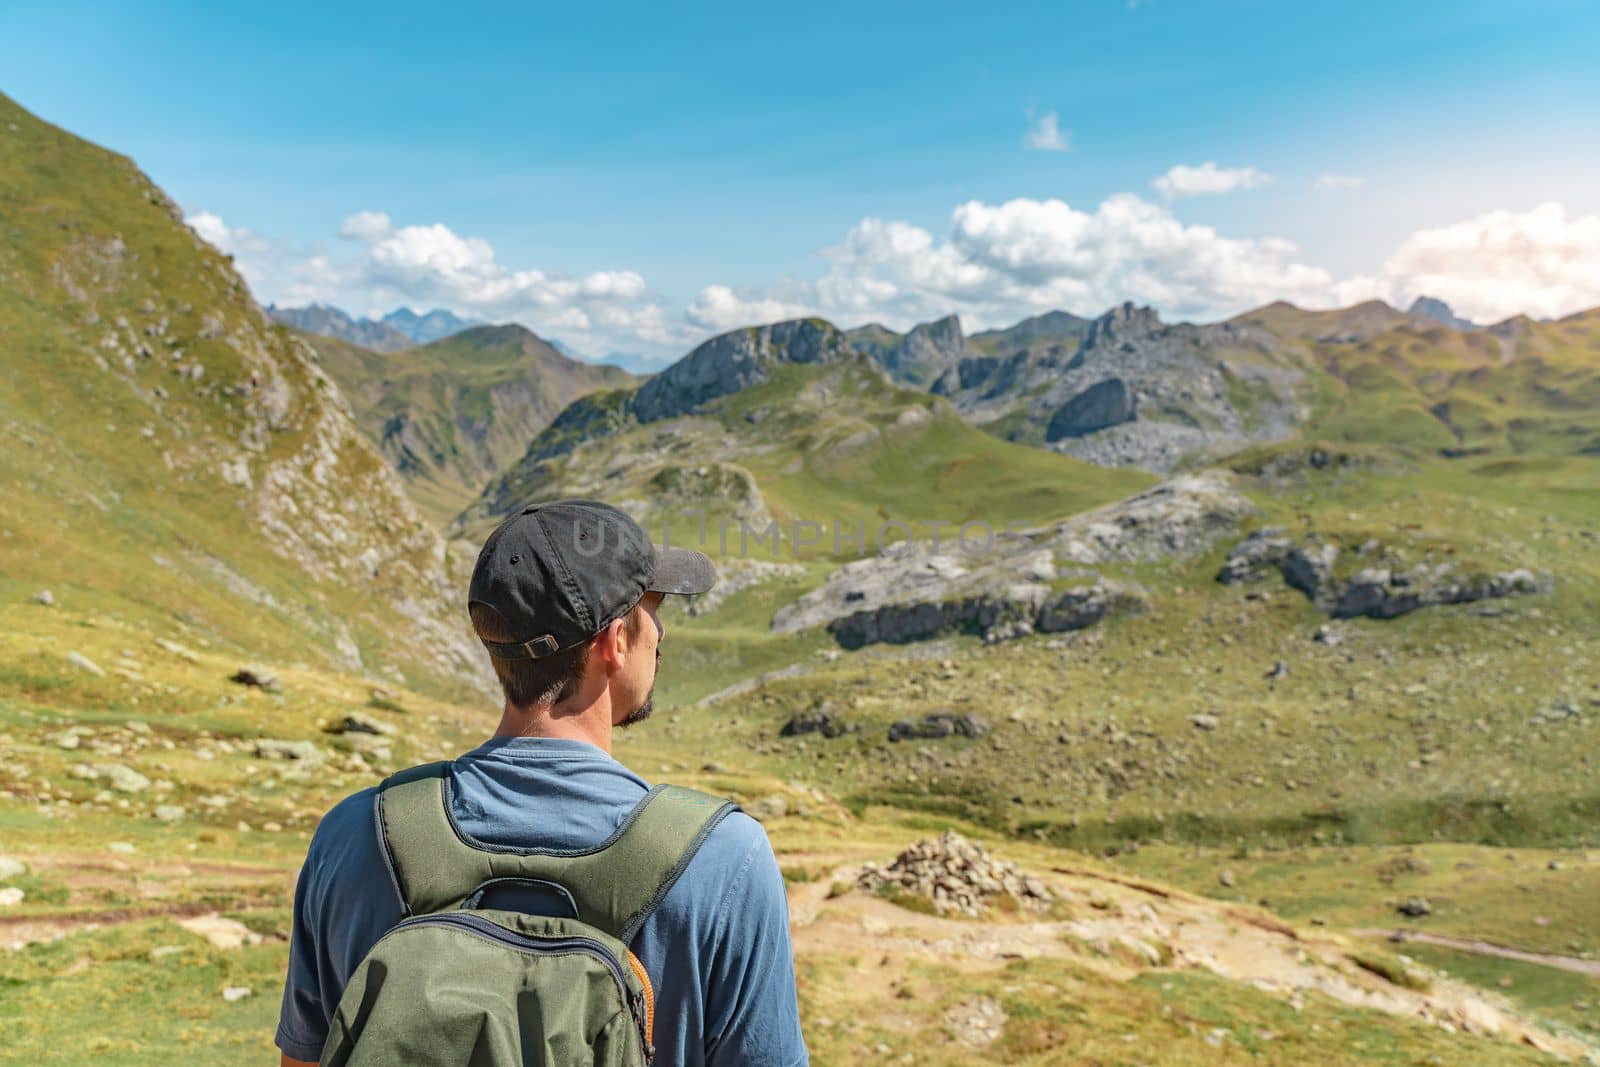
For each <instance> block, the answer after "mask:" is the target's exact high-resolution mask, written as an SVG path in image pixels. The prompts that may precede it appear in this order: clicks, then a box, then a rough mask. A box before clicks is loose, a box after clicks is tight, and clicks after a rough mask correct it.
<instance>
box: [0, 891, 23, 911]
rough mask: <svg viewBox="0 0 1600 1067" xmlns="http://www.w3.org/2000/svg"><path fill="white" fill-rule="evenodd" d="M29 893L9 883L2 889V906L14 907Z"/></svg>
mask: <svg viewBox="0 0 1600 1067" xmlns="http://www.w3.org/2000/svg"><path fill="white" fill-rule="evenodd" d="M27 895H28V894H26V893H24V892H23V891H22V890H20V889H18V888H17V887H16V886H14V885H8V886H6V887H5V888H4V889H0V908H14V907H16V906H17V905H18V904H21V903H22V900H23V898H24V897H26V896H27Z"/></svg>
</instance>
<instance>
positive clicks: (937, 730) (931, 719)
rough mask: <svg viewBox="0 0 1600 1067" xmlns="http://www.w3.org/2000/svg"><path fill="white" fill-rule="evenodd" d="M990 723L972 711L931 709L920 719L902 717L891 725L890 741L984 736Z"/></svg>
mask: <svg viewBox="0 0 1600 1067" xmlns="http://www.w3.org/2000/svg"><path fill="white" fill-rule="evenodd" d="M988 732H989V724H988V723H986V722H984V721H983V719H982V718H980V717H978V716H977V715H973V714H971V713H970V712H969V713H968V714H965V715H957V714H955V713H954V712H951V711H930V712H929V713H928V714H926V715H924V716H923V717H922V718H920V719H900V720H899V721H897V722H894V723H891V724H890V726H889V740H890V741H937V740H938V739H940V738H943V737H967V738H976V737H982V736H983V735H984V734H987V733H988Z"/></svg>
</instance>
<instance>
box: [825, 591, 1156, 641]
mask: <svg viewBox="0 0 1600 1067" xmlns="http://www.w3.org/2000/svg"><path fill="white" fill-rule="evenodd" d="M1148 603H1149V601H1148V598H1147V597H1146V596H1145V595H1144V593H1143V591H1142V590H1140V589H1139V588H1138V587H1137V586H1133V585H1128V584H1125V583H1121V582H1111V581H1106V580H1100V581H1097V582H1096V583H1095V584H1093V585H1090V586H1086V587H1079V588H1073V589H1067V590H1065V591H1063V592H1060V593H1052V592H1051V591H1050V588H1049V586H1045V585H1039V584H1035V583H1025V582H1024V583H1017V584H1015V585H1011V586H1008V587H1006V588H1005V589H1002V590H999V591H996V592H993V593H981V594H979V595H977V596H972V597H964V598H962V599H959V600H947V601H943V602H935V601H927V600H906V601H900V602H897V603H893V604H886V605H884V606H882V607H879V608H875V609H873V610H871V611H859V612H855V613H854V614H851V615H846V616H845V617H844V618H842V619H835V620H834V621H833V622H831V623H829V624H828V631H829V632H830V633H832V634H833V636H834V637H835V639H837V640H838V642H839V643H840V644H841V645H843V646H844V647H846V648H860V647H862V646H863V645H871V644H903V643H905V642H908V641H923V640H927V639H928V638H932V637H939V636H941V635H944V634H949V633H973V634H979V635H981V636H982V637H984V638H985V639H986V640H989V641H1001V640H1006V639H1009V638H1013V637H1022V636H1025V635H1027V634H1031V633H1059V632H1062V631H1065V630H1081V629H1083V628H1085V627H1088V626H1093V625H1094V624H1095V623H1097V622H1099V621H1100V620H1102V619H1104V618H1106V617H1107V616H1109V615H1113V614H1118V613H1124V612H1133V611H1140V610H1143V608H1144V607H1145V606H1146V605H1147V604H1148Z"/></svg>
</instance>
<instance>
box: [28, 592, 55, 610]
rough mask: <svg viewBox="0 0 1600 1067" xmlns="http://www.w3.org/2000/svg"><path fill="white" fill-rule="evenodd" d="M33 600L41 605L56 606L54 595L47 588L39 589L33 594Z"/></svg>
mask: <svg viewBox="0 0 1600 1067" xmlns="http://www.w3.org/2000/svg"><path fill="white" fill-rule="evenodd" d="M33 602H34V603H35V604H38V605H40V606H41V607H46V608H53V607H55V606H56V596H55V594H54V593H52V592H50V590H48V589H41V590H39V591H38V592H37V593H35V594H33Z"/></svg>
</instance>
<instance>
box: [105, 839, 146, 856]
mask: <svg viewBox="0 0 1600 1067" xmlns="http://www.w3.org/2000/svg"><path fill="white" fill-rule="evenodd" d="M106 851H108V852H115V853H116V854H117V855H119V856H131V855H133V854H134V853H135V852H137V851H139V850H138V849H137V848H135V847H134V845H133V842H131V841H113V842H111V844H109V845H107V846H106Z"/></svg>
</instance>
